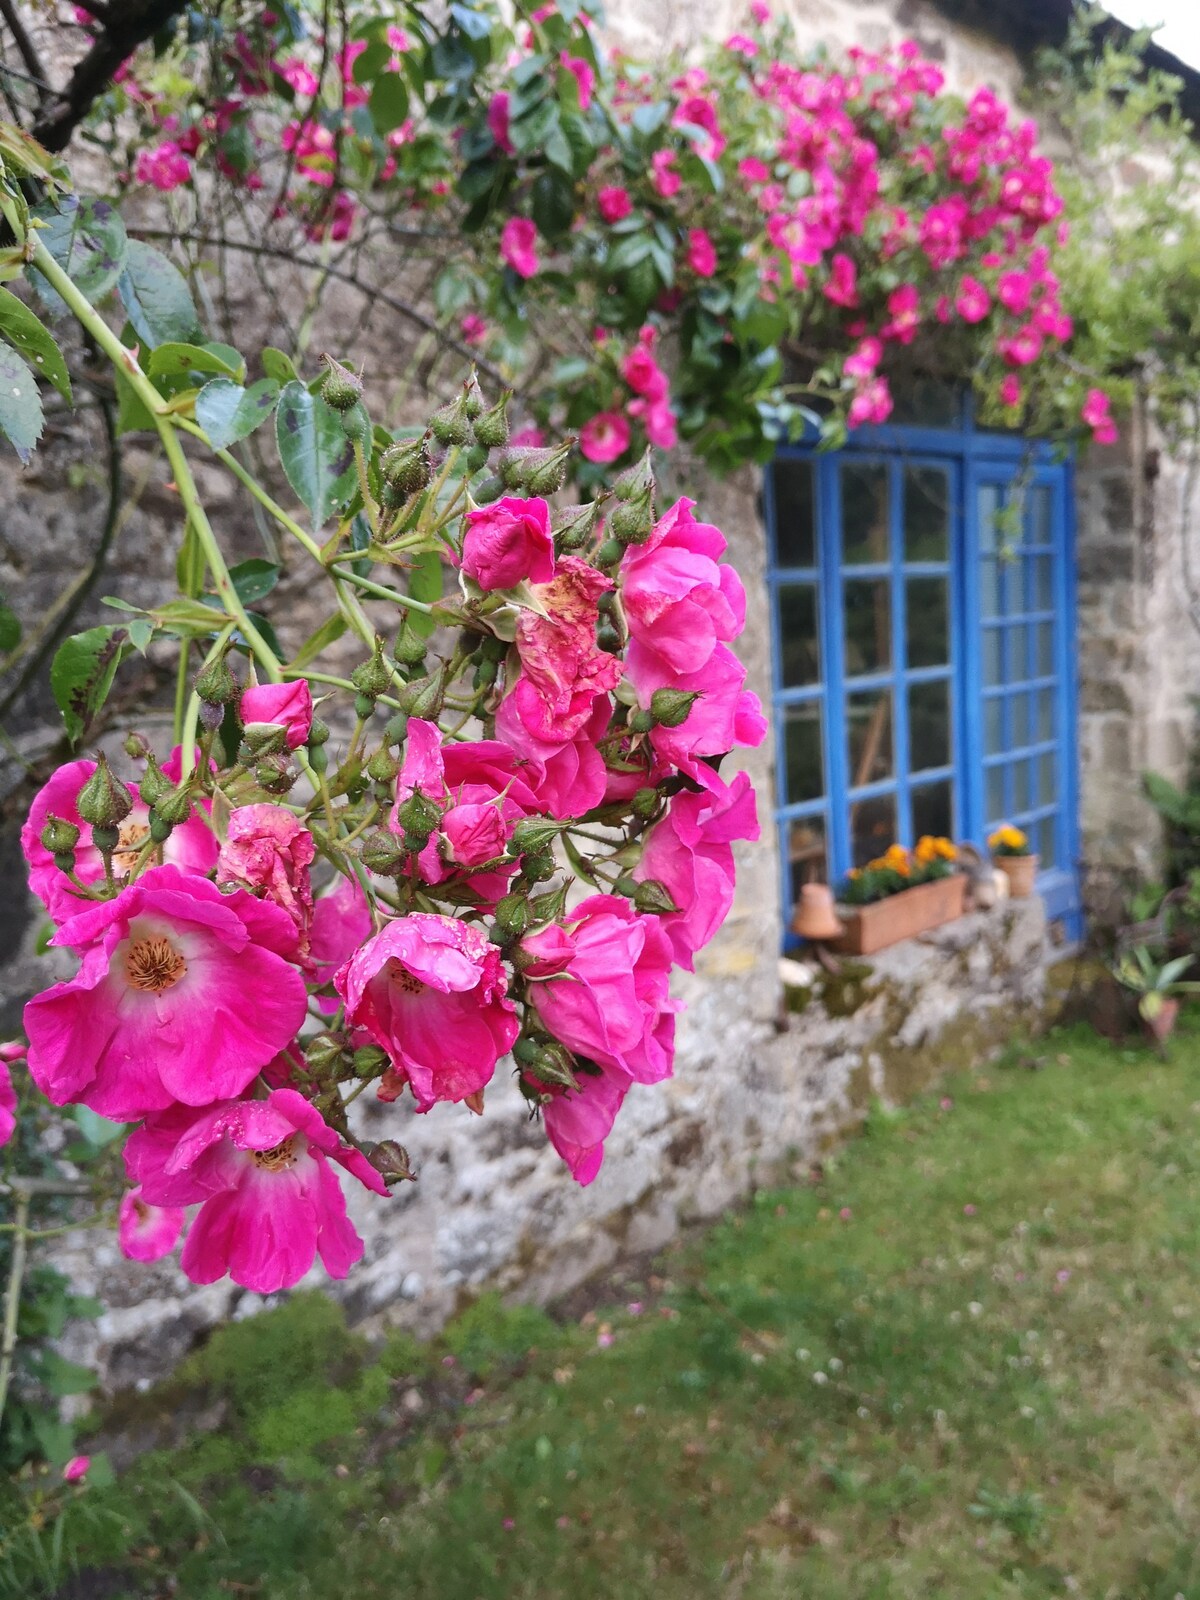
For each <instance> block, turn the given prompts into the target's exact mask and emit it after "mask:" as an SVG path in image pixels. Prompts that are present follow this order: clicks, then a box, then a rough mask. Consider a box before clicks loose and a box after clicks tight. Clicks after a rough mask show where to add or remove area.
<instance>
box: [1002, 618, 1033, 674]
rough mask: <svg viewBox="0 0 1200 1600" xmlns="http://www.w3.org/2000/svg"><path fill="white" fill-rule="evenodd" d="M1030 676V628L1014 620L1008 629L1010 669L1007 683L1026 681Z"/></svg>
mask: <svg viewBox="0 0 1200 1600" xmlns="http://www.w3.org/2000/svg"><path fill="white" fill-rule="evenodd" d="M1028 677H1029V629H1028V627H1027V626H1026V624H1025V623H1023V622H1014V623H1013V624H1012V625H1011V626H1010V627H1009V630H1008V670H1007V673H1006V675H1005V679H1004V681H1005V682H1006V683H1024V682H1025V680H1026V679H1027V678H1028Z"/></svg>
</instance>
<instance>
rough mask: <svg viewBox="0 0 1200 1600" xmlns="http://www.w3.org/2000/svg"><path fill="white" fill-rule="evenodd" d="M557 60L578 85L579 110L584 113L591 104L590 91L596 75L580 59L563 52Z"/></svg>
mask: <svg viewBox="0 0 1200 1600" xmlns="http://www.w3.org/2000/svg"><path fill="white" fill-rule="evenodd" d="M558 59H559V62H560V64H561V65H562V66H564V67H565V68H566V69H567V71H568V72H569V73H570V74H571V76H572V77H573V78H574V79H575V82H576V83H577V84H578V85H579V109H580V110H581V111H586V110H587V109H588V107H589V106H590V105H591V103H592V90H593V89H594V88H595V85H596V74H595V73H594V72H593V71H592V68H591V67H590V66H589V64H588V63H587V62H586V61H584V60H583V59H582V57H580V56H572V55H568V54H567V52H566V51H565V50H564V51H563V53H562V55H560V56H559V58H558Z"/></svg>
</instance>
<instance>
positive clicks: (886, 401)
mask: <svg viewBox="0 0 1200 1600" xmlns="http://www.w3.org/2000/svg"><path fill="white" fill-rule="evenodd" d="M891 414H892V392H891V390H890V389H889V387H888V381H887V379H886V378H872V379H871V380H870V381H869V382H868V383H863V384H860V385H859V387H858V389H857V390H856V392H855V395H854V398H853V400H851V402H850V410H849V412H848V413H847V416H846V421H847V423H848V424H849V426H850V427H851V428H858V427H861V426H862V425H863V423H867V422H873V423H881V422H886V421H887V419H888V418H889V417H890V416H891Z"/></svg>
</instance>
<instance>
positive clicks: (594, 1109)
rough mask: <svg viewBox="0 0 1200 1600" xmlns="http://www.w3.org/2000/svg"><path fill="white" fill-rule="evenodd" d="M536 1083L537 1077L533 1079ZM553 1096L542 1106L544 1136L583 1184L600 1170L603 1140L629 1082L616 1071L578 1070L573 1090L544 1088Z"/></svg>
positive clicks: (606, 1135)
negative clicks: (544, 1126) (577, 1078)
mask: <svg viewBox="0 0 1200 1600" xmlns="http://www.w3.org/2000/svg"><path fill="white" fill-rule="evenodd" d="M534 1081H535V1083H537V1080H534ZM537 1087H539V1088H541V1089H543V1090H544V1091H545V1092H547V1093H549V1094H551V1095H552V1096H553V1098H552V1099H551V1100H550V1101H549V1103H548V1104H547V1105H545V1106H544V1107H543V1108H542V1120H543V1121H544V1122H545V1124H546V1137H547V1138H548V1139H549V1140H550V1143H551V1144H552V1145H553V1146H554V1148H555V1150H557V1152H558V1154H559V1155H560V1156H561V1157H562V1159H563V1160H564V1161H565V1162H566V1164H567V1166H568V1168H569V1169H570V1172H571V1176H572V1177H573V1178H574V1179H575V1182H576V1183H578V1184H580V1185H582V1186H584V1187H586V1185H587V1184H589V1183H592V1182H593V1181H594V1180H595V1178H596V1175H597V1174H598V1173H599V1171H600V1164H601V1162H602V1161H603V1160H604V1141H605V1139H607V1137H608V1135H609V1134H610V1133H611V1132H612V1126H613V1123H614V1122H615V1121H616V1116H617V1112H618V1111H619V1110H620V1109H621V1104H622V1102H623V1101H624V1099H625V1096H626V1094H627V1093H628V1089H629V1085H628V1083H627V1082H625V1081H624V1080H623V1079H622V1078H621V1077H620V1076H618V1075H617V1074H615V1073H609V1072H600V1073H590V1072H587V1073H580V1074H579V1088H578V1089H577V1090H574V1091H567V1090H562V1089H550V1090H547V1089H546V1086H545V1085H544V1084H540V1083H537Z"/></svg>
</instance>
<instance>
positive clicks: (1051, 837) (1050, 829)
mask: <svg viewBox="0 0 1200 1600" xmlns="http://www.w3.org/2000/svg"><path fill="white" fill-rule="evenodd" d="M1057 833H1058V818H1057V817H1047V818H1046V820H1045V821H1044V822H1043V823H1042V825H1041V827H1040V828H1039V829H1038V843H1039V844H1040V845H1041V849H1040V850H1039V852H1038V854H1039V855H1040V856H1041V858H1042V860H1041V871H1043V872H1045V871H1046V869H1047V868H1048V867H1055V866H1057V865H1058V845H1057V843H1056V841H1055V836H1056V834H1057Z"/></svg>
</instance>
